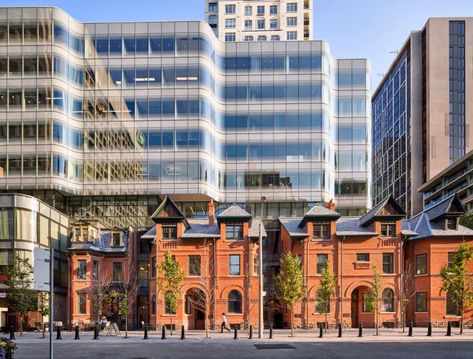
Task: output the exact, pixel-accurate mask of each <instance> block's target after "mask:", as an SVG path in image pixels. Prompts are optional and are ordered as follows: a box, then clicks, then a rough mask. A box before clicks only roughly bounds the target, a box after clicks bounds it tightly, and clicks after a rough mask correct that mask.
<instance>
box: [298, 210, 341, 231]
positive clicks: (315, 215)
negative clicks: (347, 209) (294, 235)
mask: <svg viewBox="0 0 473 359" xmlns="http://www.w3.org/2000/svg"><path fill="white" fill-rule="evenodd" d="M339 218H340V214H339V213H338V212H335V211H334V210H331V209H330V208H327V207H324V206H320V205H315V206H314V207H312V208H311V209H309V210H308V211H307V212H306V214H305V215H304V217H303V218H302V220H301V222H300V223H299V227H304V226H305V224H306V223H307V221H308V220H309V219H315V220H317V219H322V220H337V219H339Z"/></svg>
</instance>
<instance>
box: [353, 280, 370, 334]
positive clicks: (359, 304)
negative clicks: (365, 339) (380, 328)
mask: <svg viewBox="0 0 473 359" xmlns="http://www.w3.org/2000/svg"><path fill="white" fill-rule="evenodd" d="M369 291H370V289H369V288H368V287H367V286H359V287H356V288H355V289H353V292H351V327H352V328H357V327H358V326H359V325H360V323H361V322H362V323H363V325H364V326H367V327H370V326H371V324H372V323H371V322H372V321H373V314H372V313H370V312H368V311H367V309H366V308H365V304H364V302H365V297H366V295H367V294H368V293H369Z"/></svg>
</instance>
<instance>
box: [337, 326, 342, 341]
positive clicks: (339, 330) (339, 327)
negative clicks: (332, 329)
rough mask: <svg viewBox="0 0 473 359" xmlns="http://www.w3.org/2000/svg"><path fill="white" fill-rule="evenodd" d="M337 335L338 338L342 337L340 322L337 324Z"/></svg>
mask: <svg viewBox="0 0 473 359" xmlns="http://www.w3.org/2000/svg"><path fill="white" fill-rule="evenodd" d="M338 337H339V338H341V337H342V323H339V324H338Z"/></svg>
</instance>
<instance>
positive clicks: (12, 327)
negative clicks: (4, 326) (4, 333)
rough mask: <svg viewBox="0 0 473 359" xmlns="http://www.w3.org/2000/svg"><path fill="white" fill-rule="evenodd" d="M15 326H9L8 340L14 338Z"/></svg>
mask: <svg viewBox="0 0 473 359" xmlns="http://www.w3.org/2000/svg"><path fill="white" fill-rule="evenodd" d="M15 339H16V338H15V327H14V326H13V325H11V326H10V340H15Z"/></svg>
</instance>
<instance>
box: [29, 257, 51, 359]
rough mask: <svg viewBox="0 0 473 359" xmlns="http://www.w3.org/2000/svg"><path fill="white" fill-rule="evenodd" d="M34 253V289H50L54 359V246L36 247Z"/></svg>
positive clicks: (43, 290)
mask: <svg viewBox="0 0 473 359" xmlns="http://www.w3.org/2000/svg"><path fill="white" fill-rule="evenodd" d="M33 254H34V267H33V278H34V280H33V289H34V290H38V291H41V292H45V291H48V290H49V358H50V359H53V332H54V320H53V319H54V306H53V304H54V248H51V249H50V250H47V249H44V248H35V249H34V252H33Z"/></svg>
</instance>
